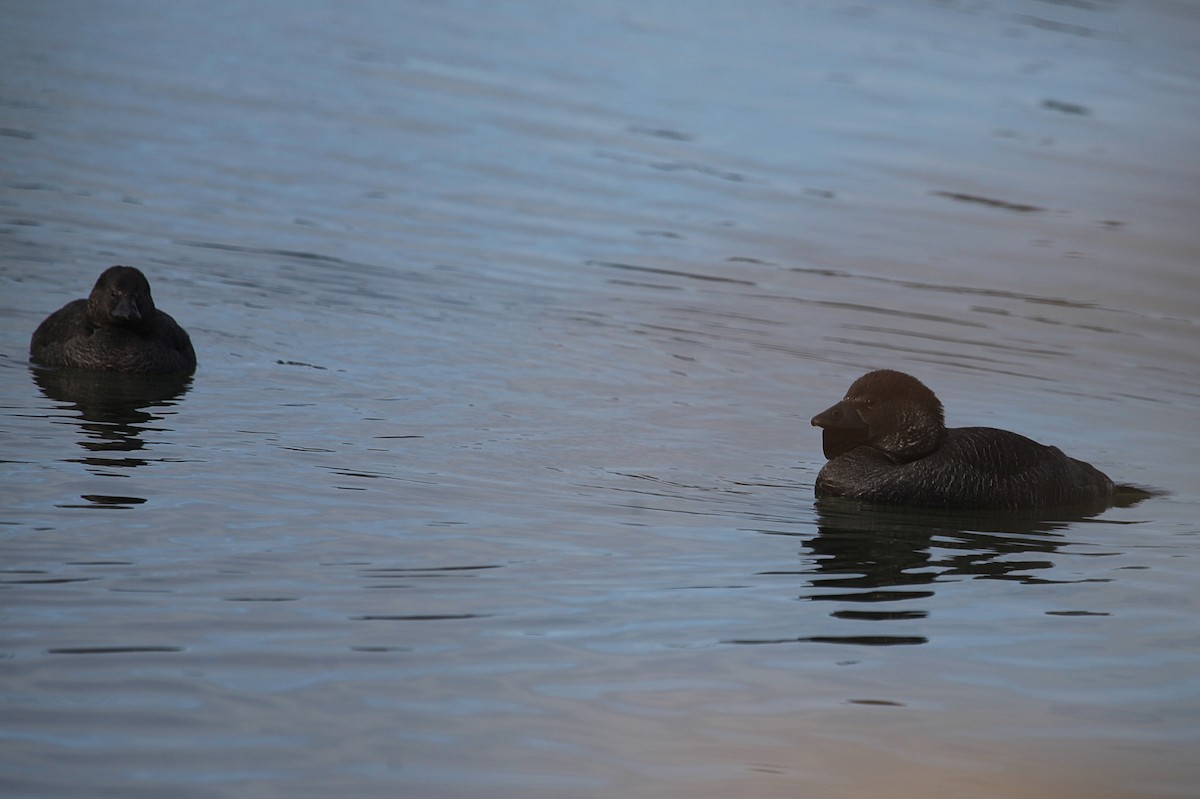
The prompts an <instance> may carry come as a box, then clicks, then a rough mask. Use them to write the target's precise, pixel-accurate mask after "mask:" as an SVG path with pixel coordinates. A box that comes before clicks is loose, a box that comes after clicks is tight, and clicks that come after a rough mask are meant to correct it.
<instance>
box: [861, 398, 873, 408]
mask: <svg viewBox="0 0 1200 799" xmlns="http://www.w3.org/2000/svg"><path fill="white" fill-rule="evenodd" d="M863 407H864V408H874V407H875V400H873V399H865V400H863Z"/></svg>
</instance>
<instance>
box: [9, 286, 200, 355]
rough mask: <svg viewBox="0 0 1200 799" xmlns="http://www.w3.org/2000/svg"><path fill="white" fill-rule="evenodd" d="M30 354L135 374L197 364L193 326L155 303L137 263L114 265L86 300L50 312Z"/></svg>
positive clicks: (33, 343) (35, 338) (35, 336)
mask: <svg viewBox="0 0 1200 799" xmlns="http://www.w3.org/2000/svg"><path fill="white" fill-rule="evenodd" d="M29 355H30V357H31V358H32V359H33V360H34V361H36V362H37V363H40V364H43V365H45V366H69V367H74V368H77V369H94V370H103V371H111V372H127V373H133V374H171V373H178V372H184V373H190V372H192V371H194V370H195V369H196V353H195V350H193V349H192V341H191V339H190V338H189V337H188V334H187V331H185V330H184V329H183V328H182V327H180V326H179V325H178V324H177V323H176V322H175V320H174V319H173V318H171V316H170V314H168V313H166V312H165V311H160V310H158V309H157V308H156V307H155V306H154V299H153V298H152V297H151V295H150V283H149V282H148V281H147V280H146V276H145V275H143V274H142V273H141V271H139V270H138V269H135V268H134V267H131V266H113V267H109V268H108V269H106V270H104V272H103V274H101V275H100V277H99V279H98V280H97V281H96V285H95V286H94V287H93V288H92V292H91V294H90V295H89V296H88V298H87V299H86V300H74V301H72V302H69V303H67V304H66V305H64V306H63V307H62V308H59V309H58V310H57V311H55V312H54V313H52V314H50V315H49V316H48V317H46V319H45V320H44V321H43V322H42V323H41V324H40V325H38V328H37V330H35V331H34V333H33V338H32V339H31V340H30V342H29Z"/></svg>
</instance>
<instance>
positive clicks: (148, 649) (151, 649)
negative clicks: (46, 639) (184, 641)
mask: <svg viewBox="0 0 1200 799" xmlns="http://www.w3.org/2000/svg"><path fill="white" fill-rule="evenodd" d="M182 651H184V649H183V647H181V646H79V647H56V648H54V649H47V650H46V652H47V654H51V655H140V654H155V653H160V652H182Z"/></svg>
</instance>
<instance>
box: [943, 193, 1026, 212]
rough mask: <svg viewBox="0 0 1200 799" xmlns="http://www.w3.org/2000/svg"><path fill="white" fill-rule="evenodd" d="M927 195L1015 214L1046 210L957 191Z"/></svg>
mask: <svg viewBox="0 0 1200 799" xmlns="http://www.w3.org/2000/svg"><path fill="white" fill-rule="evenodd" d="M929 193H930V194H932V195H934V196H937V197H946V198H949V199H951V200H956V201H958V202H960V203H974V204H976V205H986V206H988V207H989V208H1000V209H1002V210H1005V211H1017V212H1019V213H1023V214H1029V213H1037V212H1040V211H1045V210H1046V209H1045V208H1041V207H1039V206H1036V205H1027V204H1025V203H1014V202H1008V201H1007V200H997V199H996V198H994V197H984V196H981V195H978V194H964V193H963V192H958V191H943V190H940V189H939V190H935V191H931V192H929Z"/></svg>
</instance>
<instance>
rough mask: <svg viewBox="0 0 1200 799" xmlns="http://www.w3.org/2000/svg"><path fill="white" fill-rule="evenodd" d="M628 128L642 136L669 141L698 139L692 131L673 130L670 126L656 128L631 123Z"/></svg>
mask: <svg viewBox="0 0 1200 799" xmlns="http://www.w3.org/2000/svg"><path fill="white" fill-rule="evenodd" d="M626 130H628V131H629V132H630V133H637V134H638V135H641V136H651V137H653V138H655V139H667V140H669V141H695V139H696V137H695V136H693V135H691V134H690V133H683V132H681V131H678V130H671V129H670V128H655V127H651V126H649V125H630V126H629V127H628V128H626Z"/></svg>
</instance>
